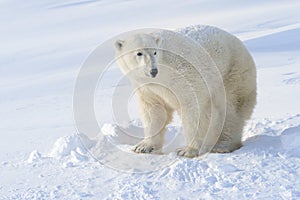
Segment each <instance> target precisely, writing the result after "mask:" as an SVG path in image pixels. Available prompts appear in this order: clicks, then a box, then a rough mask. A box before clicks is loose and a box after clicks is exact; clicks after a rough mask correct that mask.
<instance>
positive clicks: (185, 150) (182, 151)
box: [177, 147, 199, 158]
mask: <svg viewBox="0 0 300 200" xmlns="http://www.w3.org/2000/svg"><path fill="white" fill-rule="evenodd" d="M177 155H178V156H184V157H188V158H194V157H197V156H199V150H198V149H195V148H192V147H182V148H179V149H177Z"/></svg>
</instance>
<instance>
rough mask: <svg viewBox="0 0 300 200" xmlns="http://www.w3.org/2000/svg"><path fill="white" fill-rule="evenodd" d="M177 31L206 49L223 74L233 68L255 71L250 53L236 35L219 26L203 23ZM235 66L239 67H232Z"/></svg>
mask: <svg viewBox="0 0 300 200" xmlns="http://www.w3.org/2000/svg"><path fill="white" fill-rule="evenodd" d="M177 32H178V33H180V34H182V35H184V36H187V37H188V38H190V39H192V40H194V41H195V42H197V43H198V44H199V45H200V46H201V47H202V48H203V49H205V50H206V51H207V53H208V54H209V56H210V57H211V58H212V59H213V60H214V62H215V63H216V65H217V67H218V68H219V70H220V71H221V73H222V74H223V76H226V74H227V73H228V72H230V71H232V70H238V71H246V70H249V68H251V70H253V71H254V73H255V65H254V62H253V59H252V57H251V55H250V53H249V52H248V50H247V49H246V47H245V46H244V45H243V43H242V42H241V41H240V40H239V39H238V38H237V37H235V36H234V35H232V34H230V33H228V32H226V31H224V30H221V29H219V28H217V27H213V26H203V25H194V26H188V27H185V28H182V29H178V30H177ZM234 67H238V69H232V68H234ZM243 68H245V69H243Z"/></svg>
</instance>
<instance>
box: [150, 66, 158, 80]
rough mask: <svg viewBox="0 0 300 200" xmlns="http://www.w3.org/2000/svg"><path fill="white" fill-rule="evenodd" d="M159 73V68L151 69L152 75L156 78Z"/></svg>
mask: <svg viewBox="0 0 300 200" xmlns="http://www.w3.org/2000/svg"><path fill="white" fill-rule="evenodd" d="M157 73H158V70H157V68H153V69H151V71H150V74H151V77H152V78H155V77H156V75H157Z"/></svg>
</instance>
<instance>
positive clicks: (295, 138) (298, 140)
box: [280, 125, 300, 156]
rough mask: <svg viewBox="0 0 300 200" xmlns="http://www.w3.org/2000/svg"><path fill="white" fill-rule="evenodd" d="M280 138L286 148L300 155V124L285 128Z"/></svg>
mask: <svg viewBox="0 0 300 200" xmlns="http://www.w3.org/2000/svg"><path fill="white" fill-rule="evenodd" d="M280 139H281V144H282V147H283V148H284V149H285V150H287V151H288V152H290V153H292V154H293V155H295V156H300V125H299V126H295V127H291V128H287V129H285V130H284V131H283V132H282V134H281V138H280Z"/></svg>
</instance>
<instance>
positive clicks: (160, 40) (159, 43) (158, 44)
mask: <svg viewBox="0 0 300 200" xmlns="http://www.w3.org/2000/svg"><path fill="white" fill-rule="evenodd" d="M162 41H163V40H162V38H161V37H156V38H155V42H156V44H157V46H160V45H161V43H162Z"/></svg>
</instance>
